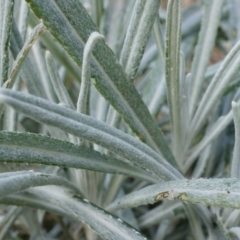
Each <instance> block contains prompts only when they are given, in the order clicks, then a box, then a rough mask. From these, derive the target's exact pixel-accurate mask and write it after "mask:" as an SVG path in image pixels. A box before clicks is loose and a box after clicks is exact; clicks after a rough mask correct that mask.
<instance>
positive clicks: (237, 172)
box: [231, 102, 240, 178]
mask: <svg viewBox="0 0 240 240" xmlns="http://www.w3.org/2000/svg"><path fill="white" fill-rule="evenodd" d="M232 110H233V120H234V126H235V143H234V151H233V158H232V166H231V177H233V178H240V158H239V156H240V148H239V145H240V106H239V104H238V103H236V102H232Z"/></svg>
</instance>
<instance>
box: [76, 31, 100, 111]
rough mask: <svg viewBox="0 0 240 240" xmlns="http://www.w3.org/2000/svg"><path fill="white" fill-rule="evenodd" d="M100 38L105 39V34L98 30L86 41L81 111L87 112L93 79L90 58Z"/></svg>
mask: <svg viewBox="0 0 240 240" xmlns="http://www.w3.org/2000/svg"><path fill="white" fill-rule="evenodd" d="M100 39H104V36H103V35H101V34H100V33H98V32H93V33H91V35H90V36H89V39H88V41H87V43H86V46H85V48H84V52H83V65H82V82H81V89H80V93H79V96H78V100H77V111H78V112H80V113H84V114H86V113H87V99H88V96H89V90H90V83H91V82H90V81H91V71H90V60H91V54H92V51H93V48H94V46H95V45H96V43H97V41H98V40H100Z"/></svg>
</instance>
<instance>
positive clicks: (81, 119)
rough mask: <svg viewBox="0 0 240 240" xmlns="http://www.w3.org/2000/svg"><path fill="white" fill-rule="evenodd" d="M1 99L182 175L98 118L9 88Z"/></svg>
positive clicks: (166, 173)
mask: <svg viewBox="0 0 240 240" xmlns="http://www.w3.org/2000/svg"><path fill="white" fill-rule="evenodd" d="M0 101H4V102H5V103H8V104H10V105H11V106H12V107H14V108H15V109H17V110H18V111H20V112H22V113H24V114H26V115H27V116H30V117H31V118H33V119H35V120H37V121H39V122H41V123H45V124H48V125H52V126H55V127H59V128H61V129H62V130H64V131H66V132H68V133H71V134H73V135H75V136H77V137H80V138H82V139H85V140H87V141H90V142H93V143H96V144H98V145H100V146H102V147H104V148H106V149H108V150H109V151H112V152H114V153H116V154H119V155H121V156H122V157H124V158H126V159H129V160H130V162H132V163H134V164H137V165H138V166H140V167H143V168H145V169H147V170H149V171H150V172H152V173H153V174H155V175H156V176H157V177H159V178H163V179H176V178H182V175H181V174H180V173H179V172H178V171H177V170H176V169H175V168H174V167H172V166H171V165H170V164H169V163H168V162H167V161H166V160H165V159H163V158H162V157H161V156H159V155H158V154H157V153H156V152H155V151H153V150H152V149H151V148H149V147H148V146H147V145H145V144H143V143H141V142H140V141H138V140H136V139H135V138H134V137H132V136H129V135H127V134H125V133H123V132H121V131H120V130H117V129H115V128H113V127H110V126H109V125H107V124H104V123H101V122H99V121H97V120H95V119H94V118H92V117H90V116H87V115H84V114H80V113H76V112H75V111H73V110H71V109H67V108H62V107H60V106H58V105H56V104H53V103H51V102H49V101H46V100H44V99H41V98H37V97H35V96H32V95H29V94H23V93H20V92H14V91H11V90H7V89H1V90H0Z"/></svg>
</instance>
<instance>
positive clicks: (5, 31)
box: [0, 0, 14, 86]
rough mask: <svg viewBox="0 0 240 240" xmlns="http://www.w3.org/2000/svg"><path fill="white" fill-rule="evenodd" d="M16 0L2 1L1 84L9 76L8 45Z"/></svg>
mask: <svg viewBox="0 0 240 240" xmlns="http://www.w3.org/2000/svg"><path fill="white" fill-rule="evenodd" d="M13 5H14V0H1V3H0V86H2V84H3V82H5V81H6V80H7V77H8V61H9V58H8V46H9V37H10V32H11V26H12V19H13Z"/></svg>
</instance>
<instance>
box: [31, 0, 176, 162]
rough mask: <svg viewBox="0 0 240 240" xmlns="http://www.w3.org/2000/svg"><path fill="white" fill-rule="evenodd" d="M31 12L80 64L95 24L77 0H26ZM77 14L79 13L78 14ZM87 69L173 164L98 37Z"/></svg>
mask: <svg viewBox="0 0 240 240" xmlns="http://www.w3.org/2000/svg"><path fill="white" fill-rule="evenodd" d="M27 2H28V3H29V4H30V7H31V9H32V10H33V11H34V12H35V14H36V15H37V16H38V17H39V18H40V19H42V20H43V23H44V25H45V26H46V27H47V29H48V30H49V31H50V32H51V33H52V34H53V36H54V37H55V38H56V39H57V40H58V41H59V42H60V43H61V45H62V46H63V47H64V48H65V50H66V51H67V52H68V54H69V55H70V56H71V57H72V58H73V59H74V61H75V62H76V63H77V64H78V65H79V66H80V67H81V66H82V58H83V49H84V45H85V44H86V42H87V39H88V37H89V35H90V34H91V33H92V32H95V31H97V30H98V29H97V27H96V25H95V24H94V23H93V21H92V19H91V18H90V16H89V15H88V13H87V12H86V10H85V8H84V7H83V6H82V4H81V3H80V1H78V0H69V1H65V0H52V1H49V0H42V1H38V0H27ZM79 16H80V17H79ZM91 67H92V69H91V73H92V77H94V78H95V83H94V84H95V86H96V88H97V89H98V90H99V92H100V93H101V94H102V95H103V96H104V97H105V98H106V99H107V100H108V101H109V102H110V103H111V104H112V105H113V106H114V108H116V110H117V111H118V112H119V113H120V114H121V116H122V117H123V118H124V119H125V121H126V122H127V123H128V124H129V125H130V126H131V128H132V129H133V130H134V132H136V133H137V135H138V136H139V137H140V138H142V139H144V140H145V141H146V142H147V143H148V144H149V145H150V146H152V147H153V148H154V149H155V150H157V151H161V152H162V154H163V156H164V157H165V158H166V159H167V160H168V161H170V162H171V163H172V164H174V162H175V161H174V158H173V156H172V153H171V151H170V149H169V146H168V144H167V143H166V141H165V139H164V136H163V134H162V132H161V130H160V129H159V128H158V126H157V124H156V122H155V121H154V120H153V119H152V117H151V115H150V113H149V111H148V109H147V107H146V106H145V105H144V103H143V101H142V99H141V97H140V96H139V94H138V92H137V91H136V89H135V87H134V85H133V84H132V83H131V82H130V81H129V80H128V78H127V77H126V74H125V73H124V71H123V69H122V67H121V66H120V64H118V62H117V59H116V57H115V56H114V54H113V52H112V51H111V49H110V48H109V47H108V46H107V45H106V44H105V43H104V41H103V40H101V41H98V43H97V44H96V46H95V48H94V50H93V56H92V60H91Z"/></svg>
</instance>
